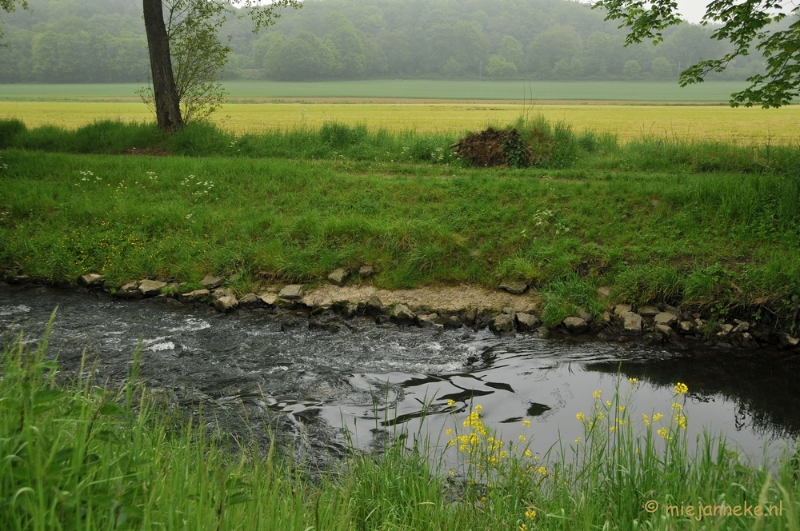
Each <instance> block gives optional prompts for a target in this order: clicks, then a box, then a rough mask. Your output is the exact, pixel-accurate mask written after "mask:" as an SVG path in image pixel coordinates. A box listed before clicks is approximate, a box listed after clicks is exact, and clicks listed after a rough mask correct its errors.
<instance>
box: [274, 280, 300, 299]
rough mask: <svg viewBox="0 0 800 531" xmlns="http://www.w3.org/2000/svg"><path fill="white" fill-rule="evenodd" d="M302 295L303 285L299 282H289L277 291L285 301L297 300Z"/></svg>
mask: <svg viewBox="0 0 800 531" xmlns="http://www.w3.org/2000/svg"><path fill="white" fill-rule="evenodd" d="M303 295H304V292H303V286H302V285H300V284H289V285H288V286H286V287H284V288H283V289H282V290H281V292H280V293H278V297H280V298H281V299H284V300H287V301H299V300H300V299H302V298H303Z"/></svg>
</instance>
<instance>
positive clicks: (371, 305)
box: [366, 295, 383, 315]
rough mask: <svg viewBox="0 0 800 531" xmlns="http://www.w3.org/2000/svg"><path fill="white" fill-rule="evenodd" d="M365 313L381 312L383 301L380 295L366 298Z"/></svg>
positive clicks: (378, 313) (377, 313) (374, 313)
mask: <svg viewBox="0 0 800 531" xmlns="http://www.w3.org/2000/svg"><path fill="white" fill-rule="evenodd" d="M366 310H367V313H368V314H370V315H380V314H382V313H383V302H382V301H381V299H380V297H378V296H377V295H373V296H372V297H370V298H369V299H368V300H367V304H366Z"/></svg>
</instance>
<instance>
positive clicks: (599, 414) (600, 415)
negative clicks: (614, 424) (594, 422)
mask: <svg viewBox="0 0 800 531" xmlns="http://www.w3.org/2000/svg"><path fill="white" fill-rule="evenodd" d="M597 418H598V419H600V420H603V419H604V418H606V416H605V415H603V413H602V412H600V413H598V414H597Z"/></svg>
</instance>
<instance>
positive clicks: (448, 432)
mask: <svg viewBox="0 0 800 531" xmlns="http://www.w3.org/2000/svg"><path fill="white" fill-rule="evenodd" d="M444 432H445V433H446V434H447V435H452V434H453V430H451V429H450V428H447V429H446V430H444Z"/></svg>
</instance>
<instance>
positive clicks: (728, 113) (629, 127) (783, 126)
mask: <svg viewBox="0 0 800 531" xmlns="http://www.w3.org/2000/svg"><path fill="white" fill-rule="evenodd" d="M523 112H527V113H528V114H529V115H535V114H539V113H541V114H542V115H544V116H545V117H547V118H548V119H550V120H553V121H563V122H565V123H567V124H569V125H571V126H572V127H573V129H574V130H575V131H585V130H591V131H594V132H597V133H613V134H616V135H617V136H618V138H619V139H620V140H621V141H623V142H625V141H628V140H631V139H635V138H641V137H643V136H659V137H669V138H677V139H705V140H721V141H728V142H736V143H754V142H755V143H764V142H767V141H769V142H772V143H796V142H800V106H797V105H795V106H789V107H783V108H781V109H766V110H765V109H760V108H750V109H747V108H738V109H732V108H730V107H726V106H712V105H707V106H703V105H698V106H694V105H692V106H688V105H687V106H678V105H608V104H606V105H600V104H585V105H584V104H552V105H546V104H545V105H534V106H530V105H528V106H523V105H520V104H508V103H494V102H479V103H474V102H473V103H407V102H402V103H399V102H398V103H313V102H305V103H248V104H242V103H230V104H227V105H225V106H224V107H223V108H222V109H220V110H219V111H218V112H217V113H216V114H214V115H213V120H214V121H215V122H216V123H217V124H219V125H220V126H221V127H223V128H224V129H227V130H230V131H232V132H235V133H257V132H259V131H264V130H268V129H276V128H277V129H284V130H285V129H296V128H301V127H309V128H314V129H315V128H318V127H319V126H320V125H321V124H322V123H324V122H326V121H337V122H343V123H348V124H366V125H367V126H368V127H369V128H370V129H378V128H385V129H387V130H389V131H400V130H416V131H417V132H429V131H439V132H441V131H453V132H456V133H460V132H462V131H466V130H478V129H482V128H484V127H486V126H487V125H505V124H509V123H511V122H513V121H514V120H515V119H516V118H517V117H519V116H520V115H521V114H522V113H523ZM7 118H19V119H21V120H23V121H24V122H25V123H26V124H27V125H28V126H29V127H35V126H39V125H44V124H50V125H58V126H62V127H67V128H76V127H80V126H82V125H85V124H88V123H91V122H92V121H95V120H121V121H139V122H141V121H148V120H153V119H154V117H153V116H152V114H151V113H150V111H149V110H148V109H147V107H146V106H145V105H144V104H142V103H138V102H23V101H20V102H8V101H6V102H0V119H7Z"/></svg>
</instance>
